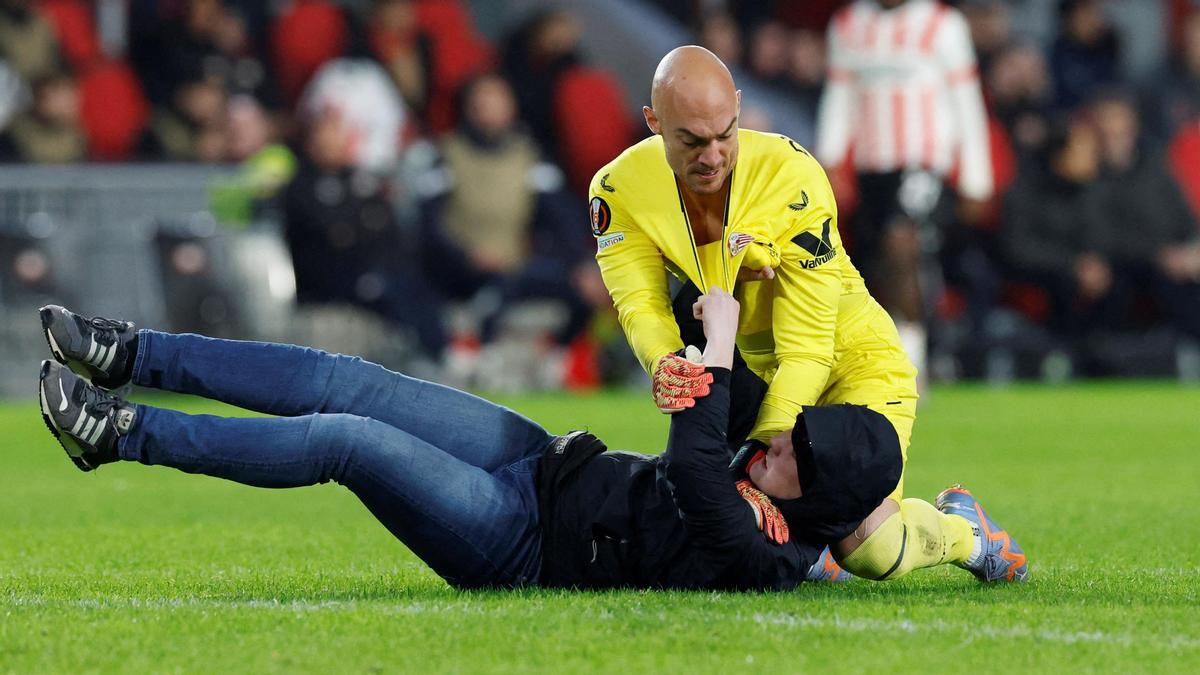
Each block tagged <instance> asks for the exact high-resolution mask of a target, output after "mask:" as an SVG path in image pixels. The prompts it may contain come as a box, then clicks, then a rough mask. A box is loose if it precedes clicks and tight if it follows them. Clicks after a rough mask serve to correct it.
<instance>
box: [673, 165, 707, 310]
mask: <svg viewBox="0 0 1200 675" xmlns="http://www.w3.org/2000/svg"><path fill="white" fill-rule="evenodd" d="M675 194H676V195H677V196H678V197H679V212H680V213H682V214H683V226H684V227H686V228H687V233H688V241H689V242H691V244H692V259H693V260H695V261H696V273H697V274H698V275H699V276H700V292H701V293H704V292H706V289H707V288H708V284H707V283H706V282H705V281H704V266H703V265H701V264H700V249H699V248H698V247H697V246H696V233H695V232H692V220H691V219H690V218H688V212H687V206H685V205H684V203H683V190H680V189H679V178H678V177H676V178H675Z"/></svg>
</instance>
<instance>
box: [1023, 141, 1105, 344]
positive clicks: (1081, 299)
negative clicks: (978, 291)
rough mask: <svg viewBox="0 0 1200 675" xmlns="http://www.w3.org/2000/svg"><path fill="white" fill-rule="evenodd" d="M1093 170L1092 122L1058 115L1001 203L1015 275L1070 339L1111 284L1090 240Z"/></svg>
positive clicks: (1096, 216)
mask: <svg viewBox="0 0 1200 675" xmlns="http://www.w3.org/2000/svg"><path fill="white" fill-rule="evenodd" d="M1099 174H1100V148H1099V140H1098V138H1097V136H1096V131H1095V129H1094V127H1093V126H1092V125H1091V124H1090V123H1088V122H1086V121H1084V120H1081V119H1074V120H1069V121H1068V120H1063V121H1061V122H1057V123H1055V124H1054V125H1052V127H1051V128H1050V129H1048V130H1047V137H1046V141H1045V143H1044V144H1043V145H1042V146H1041V148H1040V150H1039V151H1038V155H1037V158H1036V161H1033V162H1031V163H1030V166H1028V167H1027V169H1026V171H1024V172H1023V173H1022V174H1021V175H1020V176H1019V177H1018V179H1017V182H1016V184H1015V185H1014V186H1013V189H1012V190H1011V191H1010V192H1009V194H1008V196H1007V199H1006V204H1005V206H1006V213H1005V216H1006V217H1005V221H1004V227H1003V229H1002V232H1001V241H1002V243H1003V248H1004V253H1005V258H1006V260H1007V262H1008V264H1009V266H1010V268H1011V269H1012V271H1013V278H1014V279H1015V280H1019V281H1024V282H1028V283H1031V284H1033V285H1035V286H1036V287H1038V288H1040V289H1042V290H1043V291H1044V292H1045V293H1046V294H1047V295H1048V296H1049V297H1048V299H1049V301H1050V311H1049V312H1048V313H1047V317H1048V319H1049V321H1050V323H1051V327H1052V328H1055V329H1056V330H1058V331H1059V332H1060V333H1061V334H1063V335H1064V336H1066V337H1068V338H1069V339H1070V340H1071V341H1072V342H1076V341H1078V339H1079V338H1080V337H1081V336H1082V334H1083V332H1084V331H1086V330H1090V329H1092V328H1094V327H1095V326H1094V324H1095V323H1096V318H1095V317H1094V316H1093V315H1094V314H1095V312H1094V310H1095V309H1096V305H1097V301H1099V300H1100V299H1102V298H1104V297H1105V296H1106V295H1107V294H1108V292H1109V290H1110V289H1111V286H1112V274H1111V270H1110V268H1109V267H1108V265H1107V264H1106V263H1105V262H1104V260H1103V259H1102V258H1101V257H1100V256H1099V255H1097V253H1096V252H1095V251H1093V250H1092V248H1091V246H1090V245H1089V240H1090V236H1091V235H1090V230H1091V228H1093V227H1097V226H1098V224H1099V222H1100V220H1101V218H1102V217H1103V214H1101V213H1099V208H1100V204H1099V200H1098V199H1097V194H1096V189H1095V187H1094V184H1095V181H1096V178H1097V177H1098V176H1099Z"/></svg>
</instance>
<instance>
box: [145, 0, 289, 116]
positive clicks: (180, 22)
mask: <svg viewBox="0 0 1200 675" xmlns="http://www.w3.org/2000/svg"><path fill="white" fill-rule="evenodd" d="M130 60H131V61H132V63H133V65H134V68H135V69H136V70H137V71H138V74H139V76H140V77H141V79H142V82H143V85H144V86H145V89H146V93H147V96H148V97H149V98H150V100H151V101H152V102H153V103H156V104H159V105H169V104H170V102H171V99H172V98H173V97H174V95H175V92H176V91H177V90H178V89H179V87H181V86H183V84H184V83H188V82H194V81H195V80H197V79H207V80H212V81H214V82H215V83H217V84H218V85H219V86H220V87H221V88H223V89H225V90H226V91H227V92H229V93H233V94H250V95H253V96H255V97H257V98H258V99H259V100H260V101H263V102H264V103H266V104H267V105H269V106H271V107H278V106H279V105H280V95H279V93H278V91H277V90H276V88H275V87H274V85H273V84H272V80H271V78H270V77H269V75H268V73H267V70H266V67H265V65H264V62H263V60H262V58H261V57H260V56H259V54H258V51H257V46H256V45H255V44H254V43H253V41H252V39H251V33H250V31H249V28H248V27H247V23H246V19H245V17H244V16H243V14H242V13H241V11H240V10H239V9H238V8H237V7H236V6H234V5H232V4H230V3H228V2H227V0H186V1H185V2H183V3H182V4H180V5H177V7H176V9H175V10H174V11H161V10H160V12H148V13H134V15H133V17H132V25H131V36H130Z"/></svg>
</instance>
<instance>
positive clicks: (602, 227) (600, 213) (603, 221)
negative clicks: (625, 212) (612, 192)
mask: <svg viewBox="0 0 1200 675" xmlns="http://www.w3.org/2000/svg"><path fill="white" fill-rule="evenodd" d="M591 214H592V236H595V237H599V236H600V235H602V234H604V233H605V232H607V231H608V226H609V225H611V224H612V209H610V208H608V202H606V201H604V200H603V199H601V198H600V197H592V204H591Z"/></svg>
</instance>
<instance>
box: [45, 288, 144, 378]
mask: <svg viewBox="0 0 1200 675" xmlns="http://www.w3.org/2000/svg"><path fill="white" fill-rule="evenodd" d="M40 314H41V318H42V331H43V332H44V333H45V335H46V344H48V345H50V352H51V353H52V354H54V360H56V361H58V362H59V363H61V364H63V365H64V366H67V367H68V368H70V369H71V370H74V371H75V372H76V373H78V374H80V375H82V376H83V377H85V378H87V379H88V380H90V381H91V382H92V383H94V384H96V385H97V386H100V387H104V388H105V389H116V388H118V387H121V386H124V385H125V384H127V383H128V382H129V378H130V377H132V375H133V373H132V372H131V371H132V369H133V358H134V356H136V355H137V330H136V329H134V327H133V324H132V323H130V322H128V321H113V320H112V319H102V318H100V317H96V318H94V319H85V318H83V317H82V316H79V315H78V314H76V313H74V312H71V311H69V310H67V309H64V308H62V307H59V306H58V305H46V306H45V307H43V308H42V309H41V310H40Z"/></svg>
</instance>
